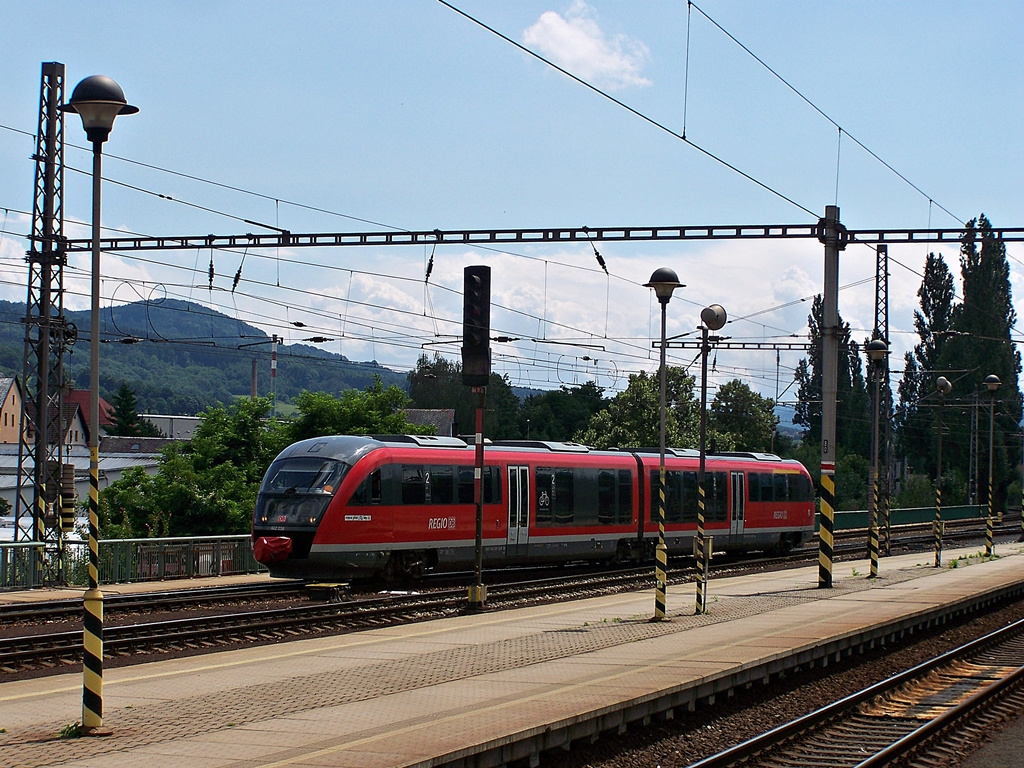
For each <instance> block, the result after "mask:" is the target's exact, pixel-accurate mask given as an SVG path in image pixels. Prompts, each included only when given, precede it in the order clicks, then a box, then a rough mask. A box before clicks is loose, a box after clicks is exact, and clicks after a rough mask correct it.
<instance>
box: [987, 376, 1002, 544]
mask: <svg viewBox="0 0 1024 768" xmlns="http://www.w3.org/2000/svg"><path fill="white" fill-rule="evenodd" d="M1002 383H1003V382H1001V381H1000V380H999V377H998V376H996V375H995V374H994V373H990V374H989V375H988V376H986V377H985V387H986V388H987V389H988V394H989V400H988V516H987V517H986V518H985V557H991V556H992V554H993V553H994V551H995V549H994V547H993V546H992V436H993V433H994V432H995V413H996V390H997V389H999V387H1000V385H1001V384H1002Z"/></svg>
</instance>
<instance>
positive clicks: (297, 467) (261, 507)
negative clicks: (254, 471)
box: [255, 457, 349, 528]
mask: <svg viewBox="0 0 1024 768" xmlns="http://www.w3.org/2000/svg"><path fill="white" fill-rule="evenodd" d="M348 469H349V467H348V465H347V464H344V463H343V462H340V461H335V460H334V459H322V458H314V457H300V458H289V459H280V460H278V461H275V462H274V463H273V464H271V465H270V469H269V470H267V474H266V476H265V477H264V478H263V484H262V485H261V486H260V495H259V498H258V499H257V502H256V520H255V522H256V525H257V526H271V527H275V528H276V527H278V526H301V527H309V526H314V527H315V526H316V525H318V524H319V523H320V517H321V516H322V515H323V513H324V511H325V510H326V509H327V505H328V504H329V503H330V501H331V497H332V496H334V493H335V491H337V490H338V486H339V485H341V480H342V478H343V477H345V473H346V472H348Z"/></svg>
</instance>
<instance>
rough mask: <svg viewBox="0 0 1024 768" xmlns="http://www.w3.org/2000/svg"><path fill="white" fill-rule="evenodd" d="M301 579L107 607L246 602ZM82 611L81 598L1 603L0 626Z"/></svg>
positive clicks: (159, 595) (107, 601)
mask: <svg viewBox="0 0 1024 768" xmlns="http://www.w3.org/2000/svg"><path fill="white" fill-rule="evenodd" d="M302 589H303V585H302V583H301V582H295V581H287V582H285V581H282V582H280V583H270V584H236V585H230V586H219V587H196V588H186V589H175V590H163V591H160V592H141V593H135V594H120V595H119V594H109V595H104V599H103V602H104V609H105V611H107V612H108V613H127V612H131V611H147V612H150V613H152V612H155V611H158V610H163V609H175V608H181V607H183V606H190V605H201V604H203V603H208V602H218V601H238V602H242V601H246V600H255V599H259V598H261V597H270V598H280V597H282V596H286V595H288V594H292V593H295V594H298V593H300V592H301V591H302ZM81 612H82V600H81V598H63V599H58V600H40V601H35V602H30V603H5V604H2V605H0V626H2V625H4V624H13V623H15V622H23V621H26V620H28V621H39V620H43V619H49V620H52V619H58V618H60V617H63V616H75V617H77V616H79V615H80V614H81Z"/></svg>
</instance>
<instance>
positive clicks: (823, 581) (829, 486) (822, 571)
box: [818, 462, 836, 589]
mask: <svg viewBox="0 0 1024 768" xmlns="http://www.w3.org/2000/svg"><path fill="white" fill-rule="evenodd" d="M834 476H835V465H834V464H827V463H825V462H822V463H821V514H820V515H819V516H818V588H819V589H828V588H830V587H831V586H832V561H833V558H834V550H833V547H834V538H833V536H834V534H833V531H834V528H835V519H836V518H835V503H836V501H835V500H836V484H835V479H834Z"/></svg>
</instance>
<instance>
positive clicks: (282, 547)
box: [252, 536, 292, 565]
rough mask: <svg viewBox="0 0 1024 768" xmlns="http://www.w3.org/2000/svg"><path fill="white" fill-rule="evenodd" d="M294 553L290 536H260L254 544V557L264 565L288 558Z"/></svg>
mask: <svg viewBox="0 0 1024 768" xmlns="http://www.w3.org/2000/svg"><path fill="white" fill-rule="evenodd" d="M291 553H292V540H291V538H289V537H288V536H260V537H259V538H258V539H256V542H255V543H254V544H253V546H252V554H253V557H255V558H256V560H257V561H258V562H260V563H263V564H264V565H269V564H270V563H277V562H280V561H281V560H287V559H288V556H289V555H291Z"/></svg>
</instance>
